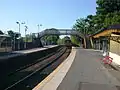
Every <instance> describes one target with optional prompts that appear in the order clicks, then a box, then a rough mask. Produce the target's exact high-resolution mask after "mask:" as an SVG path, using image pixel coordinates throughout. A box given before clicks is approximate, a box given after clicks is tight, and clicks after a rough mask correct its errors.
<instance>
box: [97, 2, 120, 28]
mask: <svg viewBox="0 0 120 90" xmlns="http://www.w3.org/2000/svg"><path fill="white" fill-rule="evenodd" d="M96 3H97V5H98V6H97V7H96V9H97V12H96V21H97V22H96V24H97V25H98V26H99V29H100V28H104V27H108V26H109V25H111V24H118V23H119V21H120V0H97V1H96Z"/></svg>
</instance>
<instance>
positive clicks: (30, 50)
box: [0, 45, 58, 59]
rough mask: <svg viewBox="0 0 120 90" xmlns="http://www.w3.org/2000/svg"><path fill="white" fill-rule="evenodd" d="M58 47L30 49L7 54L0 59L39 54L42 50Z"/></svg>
mask: <svg viewBox="0 0 120 90" xmlns="http://www.w3.org/2000/svg"><path fill="white" fill-rule="evenodd" d="M57 46H58V45H49V46H44V47H40V48H33V49H28V50H20V51H13V52H10V53H8V54H6V55H4V56H0V59H5V58H10V57H15V56H19V55H23V54H28V53H32V52H37V51H41V50H45V49H48V48H53V47H57Z"/></svg>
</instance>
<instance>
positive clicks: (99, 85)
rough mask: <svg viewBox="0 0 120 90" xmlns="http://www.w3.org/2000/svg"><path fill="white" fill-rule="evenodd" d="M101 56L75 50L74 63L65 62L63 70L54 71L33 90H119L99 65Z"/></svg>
mask: <svg viewBox="0 0 120 90" xmlns="http://www.w3.org/2000/svg"><path fill="white" fill-rule="evenodd" d="M101 55H102V53H101V52H99V51H94V50H85V49H80V48H77V49H76V56H75V59H74V61H72V60H71V59H69V60H67V61H66V62H65V63H66V64H64V65H63V66H62V67H61V68H63V70H61V69H59V70H57V71H54V72H56V73H54V75H53V76H48V77H47V78H46V79H45V80H43V82H42V83H40V84H39V85H38V86H37V87H36V88H34V90H120V87H119V86H120V82H119V81H118V80H117V79H116V78H115V77H114V76H112V75H111V74H110V73H109V71H108V70H107V69H106V68H105V67H104V66H103V65H102V64H101V63H100V61H99V59H100V58H101ZM71 57H72V56H71ZM73 57H74V56H73ZM72 59H73V58H72ZM71 62H73V63H72V65H71V67H70V69H69V70H68V72H67V74H66V72H65V71H66V69H67V66H68V67H69V64H71ZM64 73H65V74H64ZM63 74H64V75H65V76H62V75H63ZM61 77H62V79H61ZM43 83H44V84H43ZM56 83H57V85H56Z"/></svg>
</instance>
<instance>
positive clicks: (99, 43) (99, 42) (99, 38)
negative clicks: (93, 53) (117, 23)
mask: <svg viewBox="0 0 120 90" xmlns="http://www.w3.org/2000/svg"><path fill="white" fill-rule="evenodd" d="M98 43H99V50H100V38H99V40H98Z"/></svg>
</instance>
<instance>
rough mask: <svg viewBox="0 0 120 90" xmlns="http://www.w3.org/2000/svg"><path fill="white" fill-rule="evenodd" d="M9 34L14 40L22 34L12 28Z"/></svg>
mask: <svg viewBox="0 0 120 90" xmlns="http://www.w3.org/2000/svg"><path fill="white" fill-rule="evenodd" d="M8 35H9V36H11V39H12V40H14V38H15V39H17V38H18V37H20V34H19V33H16V32H14V31H12V30H9V31H8Z"/></svg>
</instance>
